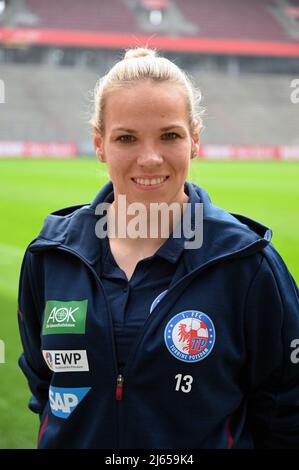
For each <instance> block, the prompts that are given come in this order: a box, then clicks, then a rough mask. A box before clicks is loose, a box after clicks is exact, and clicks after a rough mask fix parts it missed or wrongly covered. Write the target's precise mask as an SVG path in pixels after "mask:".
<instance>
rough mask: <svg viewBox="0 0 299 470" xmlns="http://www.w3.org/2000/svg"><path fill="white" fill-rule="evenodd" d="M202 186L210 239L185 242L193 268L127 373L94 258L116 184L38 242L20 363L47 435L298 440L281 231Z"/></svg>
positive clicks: (148, 328)
mask: <svg viewBox="0 0 299 470" xmlns="http://www.w3.org/2000/svg"><path fill="white" fill-rule="evenodd" d="M188 184H189V185H191V183H188ZM192 187H193V188H194V189H195V190H196V191H197V193H198V194H199V196H200V199H201V202H202V203H203V204H204V206H203V207H204V210H203V216H204V219H203V245H202V247H201V248H200V249H196V250H187V249H186V250H184V254H183V257H182V261H181V262H182V263H184V265H185V266H188V267H189V272H188V273H187V275H186V274H184V275H183V276H182V277H181V278H180V279H179V280H178V281H176V282H175V284H174V285H173V286H172V287H170V288H169V289H168V291H167V292H166V294H165V295H164V296H161V297H163V298H161V300H160V302H157V304H156V306H155V308H154V309H153V311H152V313H151V314H150V315H149V316H148V318H147V320H146V321H145V323H144V326H143V327H142V328H141V330H140V331H139V334H138V337H137V338H136V340H135V343H134V345H133V346H132V349H131V351H130V355H129V357H128V360H127V363H126V366H125V369H124V372H123V375H121V376H120V375H119V372H118V370H117V362H116V355H115V345H114V335H113V330H112V320H111V313H110V311H109V304H108V302H107V299H106V297H105V292H104V289H103V285H102V283H101V279H100V278H99V277H98V275H97V273H96V271H95V269H94V266H95V263H96V262H97V261H98V259H99V256H101V253H100V250H99V239H98V238H97V237H96V234H95V224H96V222H97V220H98V217H99V216H97V215H95V207H96V206H97V204H99V203H100V202H101V201H103V200H104V199H105V197H106V196H107V194H108V193H109V192H111V191H112V190H113V186H112V183H111V182H109V183H107V184H106V185H105V186H104V187H103V188H102V189H101V190H100V192H99V193H98V195H97V196H96V198H95V200H94V201H93V203H92V204H89V205H82V206H76V207H70V208H65V209H62V210H60V211H57V212H54V213H53V214H50V215H49V216H48V217H47V218H46V220H45V224H44V226H43V228H42V230H41V232H40V234H39V236H38V237H37V238H36V239H35V240H33V242H31V244H30V245H29V247H28V249H27V251H26V253H25V257H24V261H23V265H22V269H21V276H20V287H19V315H18V318H19V327H20V333H21V339H22V343H23V348H24V352H23V354H22V355H21V357H20V361H19V364H20V367H21V369H22V370H23V372H24V374H25V375H26V377H27V379H28V382H29V386H30V389H31V392H32V397H31V400H30V403H29V407H30V409H31V410H32V411H34V412H36V413H39V415H40V420H41V424H40V432H39V441H38V442H39V444H38V445H39V447H40V448H109V449H112V448H114V449H117V448H120V449H121V448H152V449H153V448H168V449H175V448H185V449H186V448H189V449H196V448H198V449H204V448H210V449H216V448H299V354H298V351H299V349H298V345H299V309H298V289H297V287H296V285H295V282H294V280H293V279H292V277H291V275H290V273H289V272H288V270H287V268H286V266H285V264H284V262H283V261H282V259H281V258H280V256H279V254H278V253H277V252H276V251H275V249H274V247H273V245H272V244H271V242H270V240H271V230H269V229H267V228H266V227H264V226H262V225H260V224H259V223H257V222H254V221H252V220H250V219H248V218H246V217H244V216H239V215H232V214H229V213H228V212H226V211H225V210H222V209H219V208H218V207H216V206H214V205H212V203H211V201H210V198H209V196H208V195H207V193H206V192H205V191H204V190H203V189H201V188H199V187H198V186H196V185H195V184H192ZM296 340H297V341H296ZM296 347H297V349H296Z"/></svg>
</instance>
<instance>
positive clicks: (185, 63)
mask: <svg viewBox="0 0 299 470" xmlns="http://www.w3.org/2000/svg"><path fill="white" fill-rule="evenodd" d="M5 4H6V8H5V9H3V11H2V13H1V12H0V66H1V70H0V80H1V83H3V85H4V84H5V95H6V96H5V97H6V100H5V101H6V104H1V106H2V108H0V111H1V115H0V119H1V125H0V143H1V141H2V142H3V141H9V142H14V141H36V142H65V141H67V142H74V143H75V144H76V145H77V146H78V148H79V149H80V153H84V154H86V153H90V154H92V153H93V149H92V138H91V131H90V129H89V126H88V124H87V121H88V107H89V103H88V98H87V93H88V91H92V89H93V87H94V85H95V82H96V80H97V79H98V77H99V76H101V75H103V74H104V73H105V72H106V71H107V70H108V69H109V68H110V66H112V64H113V63H115V61H116V60H118V59H119V57H120V56H121V54H122V51H121V49H122V50H123V48H124V47H132V46H136V45H143V44H146V43H147V41H146V40H145V39H146V38H147V37H148V38H150V37H153V38H154V39H155V38H156V39H158V38H160V39H162V40H163V39H165V40H166V39H167V40H168V43H167V44H168V46H169V44H172V48H170V49H168V48H167V45H166V42H165V43H163V44H164V47H163V45H162V46H161V48H162V53H163V55H164V54H165V53H166V55H167V54H168V56H169V57H170V59H172V60H175V62H176V63H177V64H178V65H179V66H181V67H183V68H184V69H185V70H187V71H189V72H190V73H191V74H192V76H193V77H194V78H195V82H196V84H197V85H198V86H199V87H200V88H201V90H202V92H203V96H204V101H203V105H204V107H205V108H206V109H207V112H206V116H205V118H204V121H205V127H206V129H205V130H204V133H203V136H202V143H203V144H205V143H208V144H215V145H217V144H236V145H256V144H258V145H294V146H297V150H296V152H297V154H298V156H299V135H298V129H299V113H298V109H299V108H298V106H299V103H298V104H294V103H292V102H291V99H290V94H291V91H292V90H291V89H290V83H291V81H292V80H293V79H294V78H298V73H299V61H298V57H299V41H298V40H299V32H297V31H298V24H299V21H298V19H297V16H296V11H297V10H298V9H299V0H251V1H250V2H249V1H248V2H247V1H241V0H201V1H198V0H188V1H187V2H186V1H185V0H101V1H98V0H88V2H83V1H82V0H71V1H70V0H52V1H51V3H49V1H48V0H10V1H6V2H5ZM150 11H160V12H161V16H159V15H156V18H155V19H154V21H152V20H153V18H152V19H151V18H150V16H149V12H150ZM158 18H160V20H161V21H160V20H159V21H158ZM290 24H291V26H290ZM5 28H6V29H5ZM49 31H50V32H52V36H51V38H52V39H51V41H52V42H49V43H47V41H44V42H39V40H37V38H39V36H38V33H40V34H41V33H43V32H49ZM59 31H60V32H62V33H67V32H69V33H72V32H73V33H74V35H77V36H76V37H77V40H78V43H76V45H72V46H71V45H70V44H66V43H60V39H59V35H57V32H59ZM12 32H13V34H15V36H14V39H13V40H11V39H9V38H10V36H9V35H10V34H11V33H12ZM26 32H27V33H28V34H27V36H26V34H25V33H26ZM81 33H82V34H83V33H85V34H86V35H87V36H88V34H90V36H89V42H88V43H86V42H84V44H83V43H80V40H81V39H80V38H83V36H80V34H81ZM101 33H103V34H104V35H105V34H106V33H107V34H106V35H107V38H108V39H107V42H106V46H105V47H103V46H102V47H99V46H97V47H96V45H95V44H93V40H94V38H95V36H94V35H93V34H97V35H99V34H101ZM145 33H146V34H148V36H146V35H145ZM153 33H154V34H153ZM122 34H123V36H125V35H126V37H127V38H129V39H130V38H131V39H132V38H133V41H131V43H130V45H129V44H127V45H126V46H124V45H121V46H120V45H115V43H113V42H112V43H111V44H110V43H109V40H111V41H112V40H113V38H115V37H118V38H119V37H120V36H121V35H122ZM140 34H143V36H140ZM135 35H136V36H135ZM163 35H164V36H163ZM156 36H157V37H156ZM53 37H54V41H53ZM141 37H142V38H143V39H142V40H143V42H140V41H141V40H140V39H139V38H141ZM24 38H26V40H25V39H24ZM28 38H29V40H28ZM30 38H33V40H32V41H31V39H30ZM78 38H79V39H78ZM84 38H85V39H86V37H85V36H84ZM144 38H145V39H144ZM209 38H210V40H211V41H214V42H215V41H216V43H217V45H216V46H215V47H216V49H215V48H214V49H213V50H212V51H211V50H210V49H207V50H205V49H204V48H203V49H201V50H200V52H199V51H198V50H195V49H191V46H190V45H191V44H194V43H195V42H196V41H197V40H198V41H199V43H200V41H201V40H202V41H203V43H204V41H205V39H209ZM183 41H185V44H186V49H185V50H184V51H182V49H180V46H181V43H183ZM188 41H191V42H188ZM192 41H193V43H192ZM225 41H227V43H231V44H232V45H234V47H236V46H238V44H242V43H243V45H244V44H245V46H246V47H247V46H248V44H247V42H246V41H249V42H251V44H254V45H255V46H254V47H255V49H254V51H255V53H256V55H254V54H253V52H252V51H253V49H252V48H251V49H250V50H249V51H248V50H247V51H246V52H244V49H243V52H242V51H241V52H238V53H232V52H229V49H227V50H226V51H225V52H223V49H222V45H223V43H224V42H225ZM199 43H198V44H199ZM203 43H200V44H201V46H200V47H202V44H203ZM157 44H158V43H156V45H154V47H157V48H159V45H157ZM207 44H208V41H207ZM261 44H267V47H268V49H267V50H268V52H269V55H267V54H266V53H265V52H263V53H260V50H259V48H260V47H261ZM149 45H150V46H152V44H151V42H149ZM214 45H215V43H214ZM281 45H288V46H290V49H289V51H291V55H290V56H289V55H288V53H289V52H286V49H284V48H283V47H282V48H281V49H279V46H281ZM189 46H190V50H189V49H188V47H189ZM207 47H209V45H208V46H207ZM217 47H219V48H220V49H219V50H218V49H217ZM179 51H181V52H179ZM190 51H192V53H191V52H190ZM281 51H283V52H281ZM274 53H275V54H276V56H277V57H276V58H275V60H274V59H273V57H274V56H273V54H274ZM274 72H275V73H274ZM298 96H299V93H298ZM4 110H5V112H4ZM2 111H3V112H2ZM3 117H4V119H3Z"/></svg>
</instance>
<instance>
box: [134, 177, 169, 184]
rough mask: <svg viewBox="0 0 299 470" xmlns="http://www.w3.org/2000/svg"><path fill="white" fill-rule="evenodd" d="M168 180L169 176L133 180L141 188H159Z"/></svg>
mask: <svg viewBox="0 0 299 470" xmlns="http://www.w3.org/2000/svg"><path fill="white" fill-rule="evenodd" d="M168 178H169V177H168V176H161V177H156V178H132V180H133V181H134V183H136V184H138V185H140V186H157V185H160V184H162V183H164V181H166V180H167V179H168Z"/></svg>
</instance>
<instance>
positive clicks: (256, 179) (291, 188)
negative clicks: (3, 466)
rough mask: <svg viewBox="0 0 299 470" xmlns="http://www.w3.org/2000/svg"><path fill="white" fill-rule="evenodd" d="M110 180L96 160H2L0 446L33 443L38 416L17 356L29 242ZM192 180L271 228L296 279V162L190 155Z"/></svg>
mask: <svg viewBox="0 0 299 470" xmlns="http://www.w3.org/2000/svg"><path fill="white" fill-rule="evenodd" d="M107 180H108V174H107V171H106V168H105V167H104V166H103V165H100V164H99V163H98V162H97V161H96V160H94V159H78V160H59V161H58V160H57V161H54V160H0V196H1V197H0V215H1V219H0V220H1V232H0V259H1V264H0V306H1V310H0V339H1V340H2V341H4V344H5V363H4V364H0V448H10V449H11V448H34V447H35V446H36V436H37V431H38V425H39V422H38V418H37V416H35V415H33V413H31V412H30V411H29V410H28V409H27V403H28V399H29V390H28V387H27V383H26V380H25V378H24V377H23V375H22V373H21V371H20V369H19V367H18V365H17V360H18V357H19V354H20V352H21V344H20V340H19V334H18V327H17V314H16V311H17V288H18V276H19V270H20V265H21V260H22V256H23V254H24V250H25V247H26V245H27V244H28V243H29V242H30V241H31V240H32V239H33V238H35V236H36V235H37V233H38V232H39V229H40V227H41V225H42V222H43V220H44V218H45V216H46V215H47V214H48V213H49V212H51V211H54V210H56V209H59V208H61V207H64V206H71V205H74V204H81V203H88V202H90V201H91V200H92V199H93V197H94V195H95V194H96V192H97V190H98V188H99V187H100V186H102V185H103V183H105V182H106V181H107ZM189 180H191V181H194V182H195V183H197V184H199V185H200V186H202V187H204V188H205V189H206V190H207V191H208V192H209V193H210V196H211V199H212V201H213V202H214V203H215V204H216V205H218V206H221V207H224V208H225V209H227V210H229V211H231V212H234V213H239V214H244V215H246V216H248V217H251V218H253V219H255V220H258V221H260V222H262V223H263V224H264V225H267V226H269V227H271V228H272V230H273V243H274V245H275V246H276V248H277V249H278V251H279V252H280V254H281V255H282V257H283V258H284V260H285V262H286V264H287V265H288V267H289V269H290V271H291V273H292V274H293V276H294V277H295V279H296V280H297V282H298V280H299V263H298V252H299V250H298V231H299V217H298V201H299V184H298V181H299V162H298V163H296V162H273V161H271V162H253V161H251V162H245V161H241V162H232V161H226V162H216V161H215V162H203V161H193V162H192V166H191V170H190V177H189Z"/></svg>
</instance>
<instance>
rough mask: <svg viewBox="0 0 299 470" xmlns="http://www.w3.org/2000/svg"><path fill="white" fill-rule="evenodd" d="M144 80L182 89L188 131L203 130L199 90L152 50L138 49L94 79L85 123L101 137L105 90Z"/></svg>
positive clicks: (130, 50)
mask: <svg viewBox="0 0 299 470" xmlns="http://www.w3.org/2000/svg"><path fill="white" fill-rule="evenodd" d="M148 79H149V80H153V81H154V82H160V83H162V82H169V83H173V84H176V85H178V86H180V87H182V89H183V90H184V91H185V93H186V98H187V106H188V113H189V124H190V129H191V128H192V132H195V133H198V134H199V133H200V132H201V130H202V127H203V125H202V118H201V115H202V113H203V109H202V108H201V106H200V102H201V92H200V90H199V89H198V88H196V87H195V86H194V85H193V84H192V82H191V80H190V78H188V77H187V75H186V73H185V72H183V71H182V70H181V69H180V68H179V67H178V66H177V65H175V64H174V63H173V62H171V61H170V60H168V59H166V58H164V57H159V56H158V55H157V53H156V51H155V50H154V49H149V48H142V47H139V48H136V49H129V50H128V51H127V52H126V54H125V56H124V58H123V59H122V60H120V61H119V62H117V63H116V64H115V65H114V66H113V67H112V68H111V69H110V71H109V72H108V73H107V74H106V75H104V76H103V77H101V78H100V79H99V80H98V82H97V83H96V86H95V89H94V94H93V108H94V109H93V113H92V116H91V119H90V121H89V123H90V124H91V125H92V126H93V127H94V128H96V129H97V131H98V132H99V133H101V134H102V133H103V132H104V122H103V113H104V107H105V96H106V94H107V93H108V91H110V90H111V89H113V88H117V87H126V86H132V85H134V84H136V83H137V82H139V81H140V80H148Z"/></svg>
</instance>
